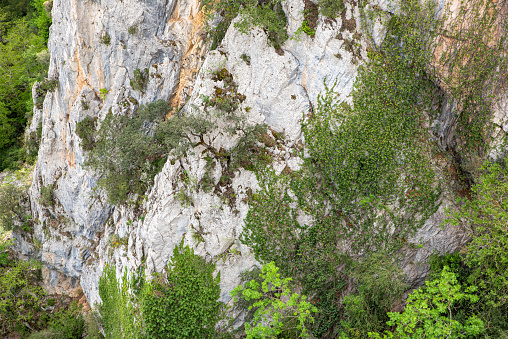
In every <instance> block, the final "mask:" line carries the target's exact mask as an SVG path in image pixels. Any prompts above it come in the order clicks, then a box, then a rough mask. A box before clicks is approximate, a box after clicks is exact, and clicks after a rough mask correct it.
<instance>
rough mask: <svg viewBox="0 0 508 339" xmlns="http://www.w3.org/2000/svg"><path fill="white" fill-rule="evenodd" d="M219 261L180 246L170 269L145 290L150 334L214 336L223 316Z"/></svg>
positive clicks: (147, 331)
mask: <svg viewBox="0 0 508 339" xmlns="http://www.w3.org/2000/svg"><path fill="white" fill-rule="evenodd" d="M214 271H215V264H212V263H208V262H206V261H205V259H203V258H201V257H199V256H197V255H195V254H194V250H192V249H190V248H189V247H188V246H185V247H184V246H183V241H182V243H180V245H178V246H176V247H175V249H174V251H173V256H172V258H171V261H170V263H169V264H168V266H167V268H166V271H165V272H164V273H162V274H156V275H155V276H154V278H153V280H152V281H150V282H147V283H146V285H145V289H144V290H143V300H142V302H141V310H142V312H143V318H144V324H145V325H144V328H145V330H146V334H147V338H214V336H215V332H216V331H215V325H216V324H217V322H218V321H219V320H220V319H221V317H222V310H223V304H222V303H221V302H219V301H217V299H219V297H220V286H219V282H220V273H218V274H217V275H216V276H215V277H214Z"/></svg>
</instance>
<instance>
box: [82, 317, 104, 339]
mask: <svg viewBox="0 0 508 339" xmlns="http://www.w3.org/2000/svg"><path fill="white" fill-rule="evenodd" d="M85 336H86V338H87V339H103V338H104V336H103V335H102V332H101V325H100V314H99V313H98V312H97V311H89V312H88V313H87V314H86V315H85Z"/></svg>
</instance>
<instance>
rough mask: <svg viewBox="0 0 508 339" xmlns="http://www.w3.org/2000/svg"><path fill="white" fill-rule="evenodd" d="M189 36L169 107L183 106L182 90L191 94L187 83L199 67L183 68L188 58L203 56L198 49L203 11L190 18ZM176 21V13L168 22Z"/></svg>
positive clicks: (177, 18) (202, 52) (201, 51)
mask: <svg viewBox="0 0 508 339" xmlns="http://www.w3.org/2000/svg"><path fill="white" fill-rule="evenodd" d="M190 19H191V22H190V23H191V27H192V29H191V36H192V37H193V38H192V39H190V40H189V43H188V45H187V46H185V47H184V48H185V53H184V56H183V58H182V60H183V62H182V67H181V69H180V76H179V78H178V86H177V89H176V90H175V92H174V94H173V96H172V97H171V99H170V102H169V104H170V106H171V107H176V108H180V107H181V106H183V104H185V102H184V98H183V97H182V94H183V91H184V89H186V88H187V90H188V92H189V95H190V94H191V93H192V88H191V87H190V86H187V85H188V83H189V81H192V80H193V79H194V76H195V75H196V74H197V73H198V72H199V65H198V67H185V66H186V65H185V62H186V61H187V60H189V59H190V58H201V57H202V56H203V55H204V52H205V49H204V48H202V49H199V48H200V46H201V45H202V44H201V42H202V40H203V38H202V36H201V34H200V33H199V31H200V30H201V29H203V26H204V25H203V24H204V14H203V11H199V12H198V13H197V14H196V15H195V16H191V18H190ZM178 21H182V19H180V18H179V17H178V13H175V15H174V16H173V18H172V19H171V20H170V22H171V23H175V22H178Z"/></svg>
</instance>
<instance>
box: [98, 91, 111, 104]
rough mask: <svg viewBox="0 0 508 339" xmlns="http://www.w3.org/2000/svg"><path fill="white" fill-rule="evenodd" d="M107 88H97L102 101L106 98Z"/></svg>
mask: <svg viewBox="0 0 508 339" xmlns="http://www.w3.org/2000/svg"><path fill="white" fill-rule="evenodd" d="M108 93H109V90H107V89H106V88H101V89H99V95H100V96H101V99H102V101H104V100H106V96H107V95H108Z"/></svg>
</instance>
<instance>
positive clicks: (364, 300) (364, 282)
mask: <svg viewBox="0 0 508 339" xmlns="http://www.w3.org/2000/svg"><path fill="white" fill-rule="evenodd" d="M394 259H395V258H394V257H389V256H388V255H386V253H382V252H378V253H373V254H372V255H371V256H369V257H367V258H365V259H364V260H363V261H362V262H360V263H355V264H354V265H353V268H352V269H351V270H352V272H351V276H352V277H353V278H354V279H355V280H356V285H357V287H356V290H357V291H356V293H353V294H350V295H348V296H346V297H345V299H344V306H345V308H344V315H343V316H344V320H343V321H342V324H341V327H342V328H343V330H344V331H345V332H346V333H348V334H349V335H351V336H352V337H359V338H366V337H367V333H368V332H373V331H382V330H385V329H388V328H387V327H386V326H385V323H386V322H387V321H388V320H389V318H388V316H387V314H386V312H388V311H389V310H390V309H391V307H392V305H393V304H394V303H395V302H396V301H397V300H398V299H400V298H402V293H403V292H404V291H405V290H406V288H407V287H408V286H407V285H406V284H404V276H403V274H402V271H401V270H400V268H398V267H397V266H396V264H395V260H394Z"/></svg>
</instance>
